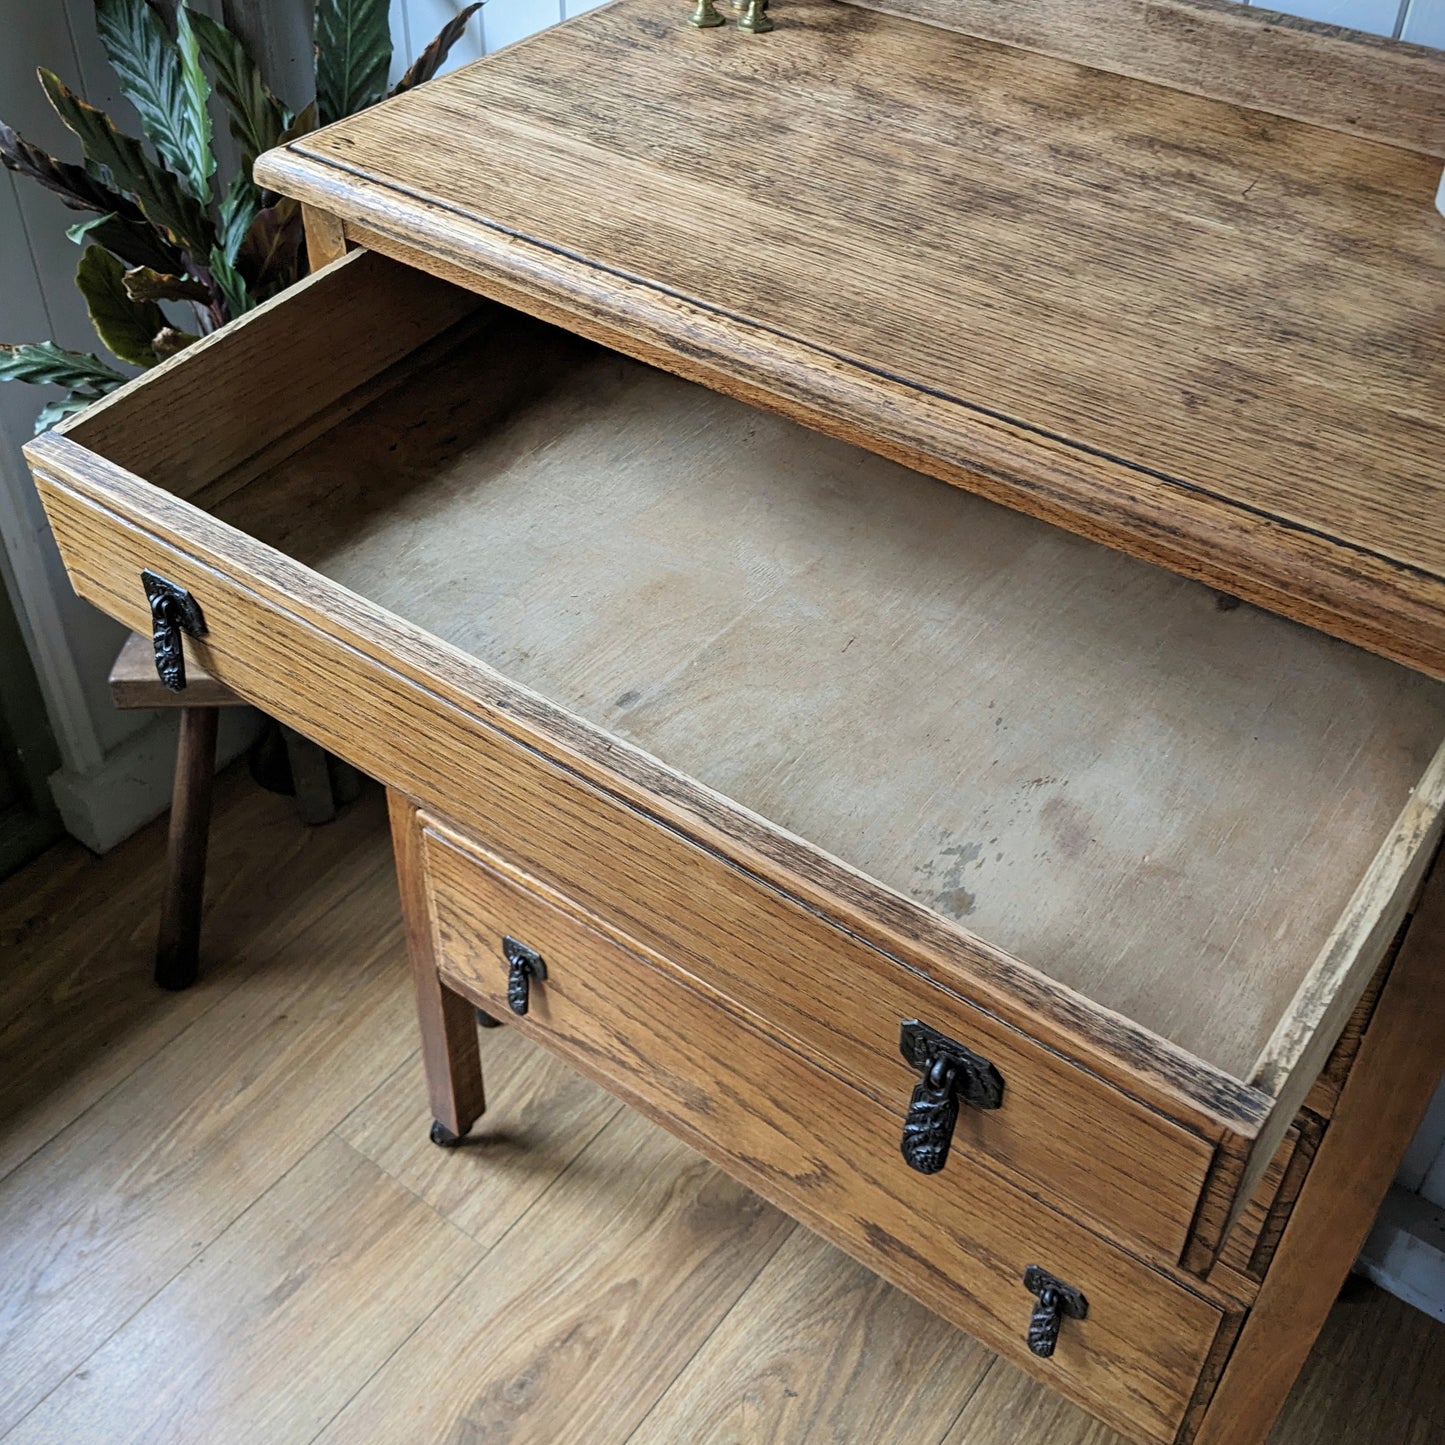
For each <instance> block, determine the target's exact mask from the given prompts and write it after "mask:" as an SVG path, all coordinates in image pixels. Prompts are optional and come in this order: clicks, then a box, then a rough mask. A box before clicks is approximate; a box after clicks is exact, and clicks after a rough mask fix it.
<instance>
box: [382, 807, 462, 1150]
mask: <svg viewBox="0 0 1445 1445" xmlns="http://www.w3.org/2000/svg"><path fill="white" fill-rule="evenodd" d="M386 801H387V807H388V808H389V810H390V812H391V844H392V850H393V851H394V853H395V854H396V875H397V881H398V883H399V884H400V885H401V911H402V916H403V919H404V920H405V923H406V943H407V951H408V952H409V953H410V955H411V972H412V982H413V984H414V985H415V987H416V1011H417V1017H418V1020H419V1021H420V1023H421V1053H422V1062H423V1064H424V1065H425V1068H426V1084H427V1092H428V1094H429V1095H430V1096H431V1111H432V1118H433V1119H434V1120H435V1123H434V1124H433V1125H432V1136H431V1137H432V1141H433V1142H434V1143H437V1144H442V1145H451V1144H455V1143H458V1142H459V1141H460V1140H461V1137H462V1136H463V1135H464V1134H465V1133H466V1132H467V1130H468V1129H470V1128H471V1127H472V1125H473V1124H474V1123H475V1122H476V1121H477V1119H479V1118H480V1117H481V1115H482V1112H483V1110H484V1109H485V1108H486V1096H485V1095H484V1094H483V1092H482V1061H481V1055H480V1053H479V1051H478V1049H477V1021H476V1013H475V1011H474V1010H473V1008H472V1005H471V1004H469V1003H468V1002H467V1001H466V999H464V998H463V997H462V996H461V995H460V994H458V993H453V992H452V991H451V989H449V988H448V987H447V986H446V985H445V984H444V983H443V982H442V981H441V978H440V977H439V976H438V974H437V968H436V958H435V956H434V954H433V952H432V939H431V915H430V909H429V908H428V906H427V898H426V882H425V879H424V878H423V876H422V868H421V830H420V828H419V827H418V826H417V815H416V809H415V808H413V807H412V805H411V804H410V803H409V802H408V801H407V800H406V799H405V798H404V797H402V796H401V794H400V793H394V792H391V791H390V790H388V792H387V795H386Z"/></svg>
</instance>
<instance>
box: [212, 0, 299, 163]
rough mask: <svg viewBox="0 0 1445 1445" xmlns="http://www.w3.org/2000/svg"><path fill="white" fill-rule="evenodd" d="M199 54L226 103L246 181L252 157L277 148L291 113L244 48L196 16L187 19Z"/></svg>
mask: <svg viewBox="0 0 1445 1445" xmlns="http://www.w3.org/2000/svg"><path fill="white" fill-rule="evenodd" d="M190 21H191V27H192V29H193V30H194V31H195V35H196V41H197V43H198V44H199V45H200V47H201V54H202V55H203V56H204V57H205V60H206V63H207V64H208V65H209V66H210V67H211V74H212V75H213V76H214V77H215V81H216V91H217V93H218V94H219V95H220V97H221V99H222V100H224V101H225V102H226V111H227V113H228V115H229V116H230V125H231V134H232V135H233V136H234V137H235V138H236V145H237V146H238V147H239V149H240V152H241V166H242V169H243V170H244V171H245V172H246V175H247V176H248V177H249V176H250V174H251V167H252V165H253V164H254V163H255V160H256V157H257V156H258V155H260V154H261V152H262V151H268V150H270V149H271V148H272V147H273V146H277V145H280V144H281V136H282V134H283V133H284V132H285V130H286V127H287V126H288V125H290V124H291V119H292V117H291V112H290V111H289V110H287V109H286V107H285V106H283V105H282V104H281V102H280V101H279V100H277V99H276V97H275V96H274V95H273V94H272V93H271V91H270V90H269V89H267V87H266V83H265V81H263V80H262V79H261V72H260V70H258V69H257V67H256V63H255V61H253V60H252V59H251V57H250V56H249V55H248V54H247V53H246V47H245V46H244V45H243V44H242V43H241V41H240V40H239V38H238V37H236V36H235V35H232V34H231V32H230V31H229V30H227V29H226V27H225V26H224V25H219V24H217V23H216V21H214V20H212V19H211V18H210V16H208V15H202V14H200V13H199V12H197V13H196V14H194V15H192V16H191V17H190Z"/></svg>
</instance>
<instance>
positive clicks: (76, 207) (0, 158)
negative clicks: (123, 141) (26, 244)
mask: <svg viewBox="0 0 1445 1445" xmlns="http://www.w3.org/2000/svg"><path fill="white" fill-rule="evenodd" d="M0 164H3V165H4V166H5V167H6V168H7V169H8V170H12V171H14V172H15V174H16V175H20V176H28V177H29V178H30V179H31V180H32V181H38V182H39V183H40V184H41V185H42V186H44V187H45V188H46V189H47V190H51V191H54V192H55V194H56V195H57V196H59V197H60V199H61V200H63V201H64V202H65V204H66V205H67V206H69V207H70V209H71V210H72V211H105V212H108V213H110V214H113V215H117V216H124V217H126V218H127V219H129V220H135V221H139V220H140V219H141V212H140V207H139V206H137V205H136V204H135V202H134V201H132V200H129V199H128V198H127V197H125V196H123V195H121V193H120V192H119V191H117V190H113V189H112V188H111V187H110V186H108V185H106V184H105V183H104V182H103V181H99V180H97V179H96V178H95V177H94V176H92V175H91V174H90V172H89V171H87V170H86V169H85V167H84V166H73V165H71V164H70V163H69V162H68V161H58V160H56V159H55V157H54V156H51V155H47V154H46V153H45V152H44V151H43V150H41V149H40V147H39V146H33V145H31V144H30V142H29V141H27V140H26V139H25V138H24V137H23V136H21V135H18V134H16V132H15V131H13V130H11V129H10V127H9V126H8V125H6V124H5V123H4V122H3V121H0Z"/></svg>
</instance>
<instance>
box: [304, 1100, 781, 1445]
mask: <svg viewBox="0 0 1445 1445" xmlns="http://www.w3.org/2000/svg"><path fill="white" fill-rule="evenodd" d="M795 1228H796V1226H795V1225H794V1224H792V1222H791V1221H790V1220H789V1219H788V1218H787V1217H786V1216H785V1215H783V1214H781V1213H779V1212H778V1211H777V1210H775V1209H773V1208H772V1207H771V1206H770V1205H767V1204H765V1203H764V1202H763V1201H762V1200H761V1199H759V1198H758V1197H757V1195H755V1194H753V1193H752V1192H751V1191H750V1190H747V1189H745V1188H743V1187H742V1186H741V1185H739V1184H735V1183H733V1182H732V1181H731V1180H730V1179H728V1178H727V1177H726V1176H725V1175H723V1174H722V1173H720V1172H719V1171H718V1170H717V1169H715V1168H714V1167H713V1166H712V1165H711V1164H709V1163H708V1162H707V1161H706V1160H704V1159H702V1158H701V1157H699V1156H698V1155H697V1154H695V1153H693V1151H692V1150H690V1149H688V1148H687V1147H686V1146H685V1145H683V1144H681V1143H679V1142H678V1141H676V1140H674V1139H672V1138H670V1137H669V1136H668V1135H666V1134H664V1133H663V1132H662V1131H661V1130H660V1129H658V1128H657V1127H656V1126H655V1125H653V1124H651V1123H649V1122H647V1121H646V1120H644V1119H642V1118H641V1117H639V1116H638V1115H636V1114H634V1113H632V1112H631V1111H624V1112H623V1113H621V1114H620V1115H619V1116H618V1117H617V1118H616V1119H614V1120H613V1121H612V1122H611V1123H610V1124H609V1125H608V1126H607V1127H606V1128H605V1129H603V1130H602V1132H601V1133H600V1134H599V1135H598V1136H597V1137H596V1138H595V1139H594V1140H593V1141H592V1143H591V1144H590V1145H589V1146H588V1147H587V1148H586V1149H584V1150H583V1151H582V1153H581V1154H579V1155H578V1157H577V1159H576V1160H575V1161H574V1162H573V1164H572V1166H571V1167H570V1168H569V1169H568V1170H567V1172H566V1173H565V1174H564V1175H563V1176H562V1177H561V1178H560V1179H559V1180H558V1181H557V1183H556V1184H555V1185H554V1186H553V1187H552V1188H551V1189H550V1190H548V1191H547V1193H546V1194H544V1195H543V1196H542V1198H541V1199H540V1200H539V1201H538V1202H537V1203H536V1205H534V1206H533V1208H532V1209H530V1210H529V1211H528V1212H527V1214H526V1215H525V1217H524V1218H523V1219H522V1220H521V1221H520V1223H518V1224H516V1225H515V1226H513V1228H512V1229H511V1231H510V1232H509V1233H507V1234H506V1235H505V1236H504V1237H503V1238H502V1240H501V1241H500V1242H499V1243H498V1244H497V1245H496V1247H495V1248H494V1249H492V1250H491V1252H490V1253H489V1254H488V1255H487V1257H486V1259H485V1260H484V1261H483V1263H482V1264H481V1265H480V1266H479V1267H478V1268H477V1269H476V1270H474V1271H473V1272H472V1273H471V1274H470V1275H468V1276H467V1278H466V1279H465V1280H464V1281H463V1282H462V1284H461V1285H460V1286H459V1287H458V1288H457V1290H456V1291H455V1292H454V1293H453V1294H452V1295H450V1296H449V1297H448V1298H447V1300H446V1301H445V1302H444V1303H443V1304H442V1305H441V1306H440V1307H439V1308H438V1309H437V1310H436V1311H435V1312H434V1313H433V1314H432V1315H431V1317H430V1318H429V1319H428V1320H427V1321H426V1323H425V1324H424V1325H422V1327H421V1328H420V1329H419V1330H417V1332H416V1333H415V1334H414V1335H413V1336H412V1337H411V1338H410V1339H409V1340H408V1341H407V1342H406V1344H405V1345H403V1346H402V1348H401V1349H400V1350H398V1351H397V1353H396V1354H395V1355H393V1356H392V1358H391V1360H390V1361H389V1362H388V1363H387V1364H386V1366H385V1367H384V1368H383V1369H381V1370H380V1371H379V1372H378V1373H377V1374H376V1375H375V1376H374V1377H373V1379H372V1380H371V1382H370V1383H369V1384H368V1385H367V1387H366V1388H365V1389H364V1390H362V1391H361V1393H360V1394H358V1395H357V1396H356V1397H355V1398H354V1399H353V1400H352V1401H351V1403H350V1405H348V1407H347V1408H346V1409H345V1410H344V1411H343V1412H342V1413H341V1414H340V1415H339V1416H338V1417H337V1419H336V1420H335V1421H334V1422H333V1424H332V1426H331V1428H330V1429H328V1430H326V1431H325V1432H324V1433H323V1434H322V1435H321V1436H320V1437H319V1441H320V1442H323V1445H347V1442H362V1441H364V1442H367V1445H377V1442H382V1441H401V1440H407V1441H441V1440H448V1441H463V1440H465V1441H487V1442H502V1441H515V1442H522V1441H527V1442H532V1441H535V1442H538V1445H541V1442H548V1445H572V1442H575V1445H621V1442H623V1441H625V1440H627V1439H628V1437H629V1436H630V1435H631V1434H632V1431H633V1430H634V1429H635V1428H636V1426H637V1424H638V1422H639V1421H640V1420H641V1419H642V1418H643V1416H645V1415H646V1414H647V1412H648V1410H649V1409H650V1408H651V1407H652V1404H653V1402H654V1401H655V1400H656V1399H657V1398H658V1397H659V1396H660V1395H661V1394H662V1393H663V1391H664V1390H665V1389H666V1388H667V1387H668V1385H670V1384H671V1383H672V1381H673V1379H674V1378H676V1376H677V1374H678V1373H679V1371H681V1369H682V1367H683V1366H684V1365H685V1364H686V1363H687V1362H688V1360H689V1359H691V1358H692V1356H693V1355H694V1354H695V1353H696V1351H697V1349H698V1347H699V1346H700V1345H701V1344H702V1342H703V1341H704V1340H705V1339H706V1338H707V1336H708V1335H709V1333H710V1332H711V1331H712V1330H713V1328H714V1327H715V1326H716V1324H717V1323H718V1321H719V1320H721V1319H722V1318H723V1316H724V1315H726V1313H727V1312H728V1310H730V1309H731V1308H732V1306H733V1305H734V1303H735V1302H736V1301H737V1299H738V1298H739V1296H741V1295H742V1294H743V1292H744V1291H745V1290H746V1289H747V1287H748V1285H749V1284H750V1283H751V1282H752V1281H753V1279H754V1278H755V1276H756V1275H757V1273H758V1271H759V1270H760V1269H761V1268H762V1267H763V1265H764V1264H766V1262H767V1260H768V1259H769V1258H770V1257H771V1256H772V1254H773V1253H774V1251H775V1250H776V1249H777V1248H778V1247H779V1245H780V1244H781V1243H782V1242H783V1240H784V1239H786V1238H787V1236H788V1234H789V1233H790V1232H791V1231H792V1230H793V1229H795Z"/></svg>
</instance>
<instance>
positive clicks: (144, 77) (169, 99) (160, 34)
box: [95, 0, 216, 201]
mask: <svg viewBox="0 0 1445 1445" xmlns="http://www.w3.org/2000/svg"><path fill="white" fill-rule="evenodd" d="M95 25H96V29H97V30H98V31H99V32H100V40H101V44H102V45H104V46H105V51H106V54H107V55H108V56H109V57H110V63H111V65H112V67H113V68H114V69H115V73H116V74H117V75H118V76H119V77H120V88H121V89H122V90H123V91H124V92H125V93H126V96H127V97H128V98H129V99H130V101H131V103H132V104H133V105H134V106H135V108H136V110H137V111H138V112H139V114H140V121H141V128H142V129H143V130H144V131H145V133H146V135H148V136H149V137H150V139H151V141H152V142H153V143H154V145H155V148H156V152H157V154H158V155H159V156H160V158H161V160H162V162H163V163H164V164H165V165H167V166H168V167H169V168H170V169H171V170H172V171H174V172H175V174H176V175H178V176H181V177H183V178H184V179H185V181H186V183H187V185H188V186H189V187H190V192H191V195H192V196H194V197H195V198H196V199H197V200H198V201H206V200H208V199H209V198H210V194H211V176H212V175H213V174H214V173H215V169H216V160H215V157H214V155H212V153H211V117H210V114H209V112H208V111H207V110H206V101H207V99H208V97H209V96H210V93H211V88H210V86H209V85H208V84H207V82H206V77H205V74H204V72H203V71H202V70H201V66H200V59H199V56H198V54H197V51H196V40H195V36H194V34H193V33H192V31H191V29H190V26H189V24H188V23H187V17H186V13H185V8H184V6H182V7H180V8H178V9H177V12H176V28H177V37H176V39H175V40H172V39H171V37H170V36H169V35H167V34H166V30H165V27H164V26H163V25H162V24H161V19H160V16H159V15H157V14H156V12H155V11H154V10H153V9H151V7H150V6H149V5H148V4H147V3H146V0H95Z"/></svg>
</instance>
